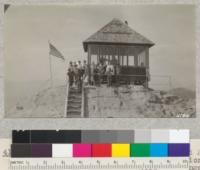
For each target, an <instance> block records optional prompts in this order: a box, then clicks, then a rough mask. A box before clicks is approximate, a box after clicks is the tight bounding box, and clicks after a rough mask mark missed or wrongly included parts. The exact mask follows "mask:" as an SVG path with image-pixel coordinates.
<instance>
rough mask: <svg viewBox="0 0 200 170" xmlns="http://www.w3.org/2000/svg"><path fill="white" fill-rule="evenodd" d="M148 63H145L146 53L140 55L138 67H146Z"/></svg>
mask: <svg viewBox="0 0 200 170" xmlns="http://www.w3.org/2000/svg"><path fill="white" fill-rule="evenodd" d="M145 65H146V62H145V52H142V53H140V55H139V58H138V66H141V67H145Z"/></svg>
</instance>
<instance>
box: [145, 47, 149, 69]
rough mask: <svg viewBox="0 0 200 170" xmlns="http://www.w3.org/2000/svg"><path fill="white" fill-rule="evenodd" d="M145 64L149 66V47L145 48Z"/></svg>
mask: <svg viewBox="0 0 200 170" xmlns="http://www.w3.org/2000/svg"><path fill="white" fill-rule="evenodd" d="M145 66H146V68H149V48H148V47H146V48H145Z"/></svg>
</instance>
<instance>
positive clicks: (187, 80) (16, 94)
mask: <svg viewBox="0 0 200 170" xmlns="http://www.w3.org/2000/svg"><path fill="white" fill-rule="evenodd" d="M113 18H118V19H120V20H122V21H125V20H127V21H128V23H129V26H130V27H131V28H132V29H134V30H135V31H137V32H139V33H140V34H142V35H143V36H145V37H147V38H148V39H150V40H151V41H153V42H154V43H155V46H153V47H151V48H150V52H149V55H150V59H149V60H150V74H151V77H152V80H151V84H152V86H153V84H156V82H158V81H159V80H155V79H156V78H157V77H156V75H161V76H167V77H170V78H171V80H172V87H171V88H180V87H181V88H187V89H190V90H195V65H196V64H195V58H196V56H195V7H194V6H192V5H135V6H133V5H129V6H125V5H124V6H102V5H101V6H100V5H99V6H95V5H91V6H78V5H77V6H69V5H68V6H67V5H66V6H65V5H62V6H55V5H51V6H11V7H9V8H8V10H7V11H6V13H5V17H4V56H5V86H6V92H5V94H6V99H8V100H13V101H16V100H20V99H23V98H25V97H27V96H30V94H34V93H35V92H36V91H37V90H38V89H39V88H41V87H42V86H43V85H44V84H45V82H46V80H48V79H49V76H50V75H49V74H50V73H49V44H48V41H50V42H51V43H52V44H53V45H54V46H55V47H56V48H57V49H58V50H59V51H60V52H61V53H62V54H63V55H64V56H65V58H66V60H65V62H63V61H62V60H61V59H58V58H55V57H52V70H53V82H54V84H55V86H57V85H63V84H64V83H65V78H66V70H67V65H68V63H69V61H71V60H72V61H77V60H84V59H86V56H87V54H86V53H85V52H84V50H83V45H82V42H83V41H84V40H85V39H87V38H88V37H89V36H90V35H92V34H93V33H95V32H96V31H98V30H99V29H100V28H102V27H103V26H104V25H106V24H107V23H108V22H110V21H111V20H112V19H113ZM154 78H155V79H154ZM158 79H159V78H158ZM164 79H165V78H163V82H165V83H164V84H167V82H168V81H166V80H164ZM154 80H155V82H154Z"/></svg>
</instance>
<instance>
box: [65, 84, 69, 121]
mask: <svg viewBox="0 0 200 170" xmlns="http://www.w3.org/2000/svg"><path fill="white" fill-rule="evenodd" d="M69 89H70V87H69V82H68V81H67V84H66V97H65V110H64V117H67V107H68V97H69V96H68V95H69Z"/></svg>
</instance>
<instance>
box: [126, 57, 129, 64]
mask: <svg viewBox="0 0 200 170" xmlns="http://www.w3.org/2000/svg"><path fill="white" fill-rule="evenodd" d="M126 57H127V59H126V65H127V66H128V62H129V61H128V60H129V56H128V55H127V56H126Z"/></svg>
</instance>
